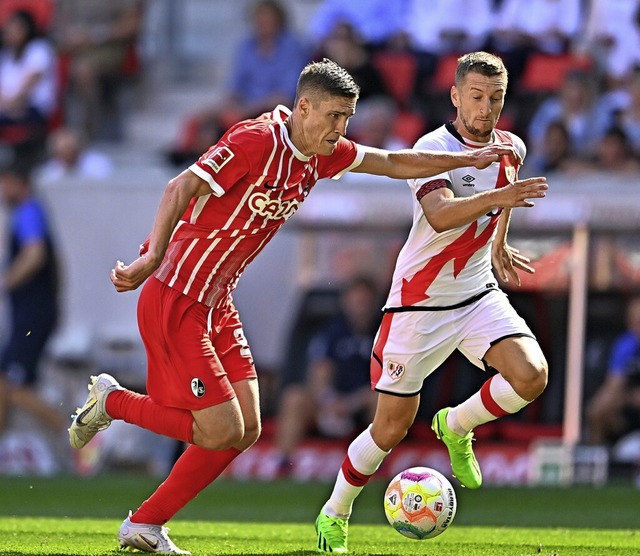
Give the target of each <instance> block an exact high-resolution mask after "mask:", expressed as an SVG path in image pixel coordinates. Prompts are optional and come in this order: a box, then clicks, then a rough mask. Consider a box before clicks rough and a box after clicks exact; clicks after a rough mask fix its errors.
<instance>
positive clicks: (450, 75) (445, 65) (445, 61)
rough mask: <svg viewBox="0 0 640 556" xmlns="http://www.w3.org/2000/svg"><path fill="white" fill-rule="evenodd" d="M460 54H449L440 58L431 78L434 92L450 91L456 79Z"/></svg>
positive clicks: (431, 89) (431, 88)
mask: <svg viewBox="0 0 640 556" xmlns="http://www.w3.org/2000/svg"><path fill="white" fill-rule="evenodd" d="M459 57H460V55H459V54H447V55H446V56H443V57H442V58H440V59H439V60H438V63H437V65H436V71H435V72H434V74H433V78H432V79H431V86H430V91H429V92H431V93H432V94H442V93H448V92H449V91H450V90H451V86H452V85H453V82H454V80H455V76H456V68H457V67H458V58H459Z"/></svg>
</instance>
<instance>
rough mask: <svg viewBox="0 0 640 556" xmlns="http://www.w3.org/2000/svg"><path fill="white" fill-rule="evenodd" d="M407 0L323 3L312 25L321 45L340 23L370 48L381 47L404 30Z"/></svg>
mask: <svg viewBox="0 0 640 556" xmlns="http://www.w3.org/2000/svg"><path fill="white" fill-rule="evenodd" d="M407 5H408V0H358V1H357V2H353V1H351V2H349V1H345V0H323V1H322V2H321V3H320V5H319V7H318V9H317V10H316V12H315V14H314V15H313V17H312V19H311V23H310V25H309V32H310V33H311V36H312V37H313V39H314V40H315V41H316V43H317V44H320V43H321V42H322V41H323V40H325V39H326V38H327V37H328V36H329V35H330V34H331V33H332V32H333V30H334V29H335V27H336V26H337V25H338V24H340V23H347V24H349V25H351V26H352V27H353V28H354V29H355V31H356V33H357V34H358V36H360V37H362V40H363V41H364V43H365V45H366V46H367V47H368V48H370V49H377V48H382V47H384V46H385V44H386V43H387V41H389V40H390V39H392V38H393V37H394V36H395V35H397V34H398V33H401V32H402V31H403V24H404V14H405V13H406V11H407Z"/></svg>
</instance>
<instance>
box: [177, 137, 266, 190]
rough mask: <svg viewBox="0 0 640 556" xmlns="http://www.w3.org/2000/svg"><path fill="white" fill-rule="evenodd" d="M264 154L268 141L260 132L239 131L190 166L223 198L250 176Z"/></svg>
mask: <svg viewBox="0 0 640 556" xmlns="http://www.w3.org/2000/svg"><path fill="white" fill-rule="evenodd" d="M263 151H264V142H263V140H262V136H261V134H260V133H259V132H258V131H256V130H253V129H248V128H235V129H232V130H230V131H229V132H227V133H226V134H225V135H224V136H223V137H222V139H220V141H218V143H216V144H215V145H214V146H213V147H211V148H210V149H209V150H208V151H207V152H206V153H204V154H203V155H202V156H201V157H200V158H199V159H198V161H197V162H194V163H193V164H192V165H191V166H189V170H191V171H192V172H193V173H194V174H195V175H196V176H198V177H199V178H202V179H203V180H204V181H206V182H207V183H208V184H209V187H211V191H212V192H213V194H214V195H216V196H217V197H220V196H222V195H224V194H225V193H226V192H227V191H229V189H231V187H233V185H234V184H235V183H237V182H238V181H239V180H240V179H241V178H243V177H244V176H246V175H247V174H248V173H250V171H251V168H252V166H253V165H254V164H257V162H259V161H260V160H261V159H262V153H263ZM249 153H250V154H249Z"/></svg>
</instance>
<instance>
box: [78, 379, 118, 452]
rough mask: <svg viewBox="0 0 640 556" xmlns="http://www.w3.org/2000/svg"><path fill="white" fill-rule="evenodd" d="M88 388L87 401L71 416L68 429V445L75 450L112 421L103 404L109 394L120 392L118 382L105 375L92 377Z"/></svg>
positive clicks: (84, 444)
mask: <svg viewBox="0 0 640 556" xmlns="http://www.w3.org/2000/svg"><path fill="white" fill-rule="evenodd" d="M88 388H89V395H88V396H87V401H85V402H84V405H83V406H82V407H79V408H78V410H77V411H76V414H75V415H74V416H72V421H71V427H69V443H70V444H71V446H72V447H73V448H75V449H76V450H79V449H80V448H83V447H84V446H86V445H87V443H88V442H89V441H90V440H91V439H92V438H93V437H94V436H95V435H96V434H98V432H100V431H102V430H104V429H106V428H107V427H108V426H109V425H110V424H111V421H112V419H111V417H109V415H108V413H107V411H106V409H105V402H106V400H107V396H108V395H109V394H110V393H111V392H113V391H114V390H122V387H121V386H120V384H118V381H117V380H116V379H115V378H113V377H112V376H111V375H108V374H106V373H102V374H100V375H98V376H92V377H91V383H90V384H89V386H88Z"/></svg>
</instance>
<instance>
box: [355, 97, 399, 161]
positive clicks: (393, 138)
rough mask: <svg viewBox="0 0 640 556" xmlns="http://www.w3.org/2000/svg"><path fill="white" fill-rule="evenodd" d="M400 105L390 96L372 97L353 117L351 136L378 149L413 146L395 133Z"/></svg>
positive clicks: (394, 149)
mask: <svg viewBox="0 0 640 556" xmlns="http://www.w3.org/2000/svg"><path fill="white" fill-rule="evenodd" d="M397 116H398V107H397V106H396V104H395V103H394V102H393V100H391V98H389V97H384V96H378V97H374V98H370V99H369V100H368V101H366V102H364V103H363V104H362V106H360V107H358V112H356V114H355V115H354V116H353V118H352V119H351V123H350V126H349V136H350V137H351V138H352V139H353V140H354V141H357V142H359V143H364V144H366V145H370V146H371V147H376V148H378V149H387V150H390V151H397V150H399V149H407V148H409V147H411V145H409V144H408V143H407V141H405V140H404V139H403V138H402V137H399V136H398V135H397V134H396V133H395V129H394V128H395V123H396V118H397Z"/></svg>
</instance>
